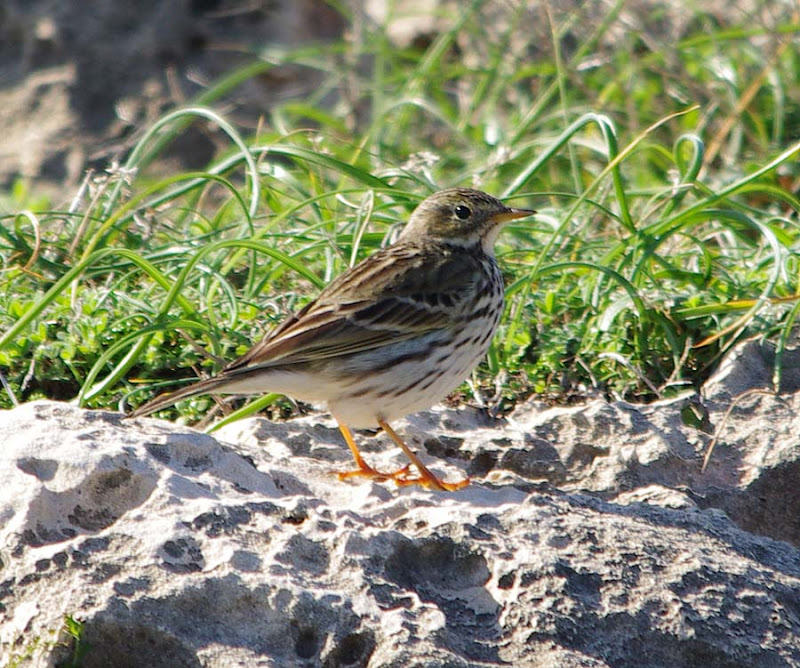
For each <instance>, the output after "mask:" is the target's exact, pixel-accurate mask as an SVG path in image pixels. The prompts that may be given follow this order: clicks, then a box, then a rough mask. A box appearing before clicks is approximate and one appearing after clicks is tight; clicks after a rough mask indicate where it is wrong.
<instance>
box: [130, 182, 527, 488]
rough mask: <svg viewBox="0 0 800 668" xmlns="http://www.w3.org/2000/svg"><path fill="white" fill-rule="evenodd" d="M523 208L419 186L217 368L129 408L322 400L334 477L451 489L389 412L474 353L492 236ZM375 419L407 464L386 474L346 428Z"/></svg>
mask: <svg viewBox="0 0 800 668" xmlns="http://www.w3.org/2000/svg"><path fill="white" fill-rule="evenodd" d="M534 213H535V211H532V210H529V209H519V208H512V207H510V206H507V205H505V204H504V203H503V202H501V201H500V200H499V199H496V198H495V197H492V196H491V195H487V194H486V193H484V192H481V191H479V190H474V189H471V188H449V189H446V190H441V191H438V192H436V193H434V194H432V195H430V196H429V197H427V198H426V199H424V200H423V201H422V202H421V203H420V204H419V205H418V206H417V208H416V209H414V211H413V212H412V214H411V216H410V218H409V220H408V223H407V224H406V225H405V227H404V228H403V230H402V231H401V233H400V234H399V235H398V237H397V239H396V240H395V241H394V243H391V244H389V245H387V246H385V247H383V248H381V249H380V250H378V251H376V252H375V253H373V254H372V255H370V256H368V257H367V258H365V259H364V260H362V261H361V262H359V263H358V264H356V265H354V266H353V267H351V268H350V269H348V270H347V271H345V272H344V273H343V274H341V275H340V276H338V278H336V279H334V280H333V281H332V282H331V283H330V284H329V285H328V286H327V287H326V288H324V289H323V290H322V292H321V293H320V294H319V296H318V297H317V298H316V299H314V300H313V301H311V302H310V303H308V304H307V305H306V306H305V307H303V308H302V309H300V310H299V311H297V312H296V313H294V314H293V315H291V316H289V317H288V318H286V319H285V320H284V321H283V322H282V323H281V324H279V325H278V326H277V327H276V328H275V329H273V330H272V331H271V332H269V333H267V335H266V336H265V337H264V338H263V340H261V341H260V342H259V343H257V344H256V345H254V346H253V347H252V348H251V349H250V350H249V351H248V352H246V353H245V354H244V355H242V356H241V357H239V358H238V359H237V360H235V361H233V362H232V363H230V364H229V365H227V366H226V367H224V368H223V369H222V371H221V372H220V373H219V374H218V375H215V376H212V377H210V378H207V379H205V380H200V381H198V382H196V383H194V384H192V385H189V386H187V387H184V388H182V389H179V390H177V391H175V392H172V393H169V394H163V395H160V396H157V397H156V398H155V399H153V400H151V401H149V402H147V403H145V404H144V405H142V406H140V407H139V408H136V409H135V410H134V411H133V412H132V413H130V415H129V417H140V416H145V415H148V414H150V413H153V412H155V411H158V410H161V409H163V408H167V407H169V406H171V405H173V404H175V403H176V402H178V401H180V400H181V399H185V398H187V397H192V396H196V395H201V394H236V395H245V394H265V393H267V392H275V393H279V394H284V395H287V396H289V397H291V398H293V399H298V400H301V401H306V402H309V403H320V402H321V403H324V404H327V408H328V411H329V412H330V413H331V415H332V416H333V418H334V419H335V420H336V422H337V424H338V426H339V429H340V431H341V433H342V436H343V437H344V440H345V443H346V444H347V446H348V447H349V449H350V451H351V453H352V455H353V458H354V460H355V463H356V468H355V469H354V470H350V471H344V472H341V473H339V474H338V475H339V478H340V479H342V480H345V479H348V478H352V477H365V478H369V479H373V480H376V481H389V480H391V481H394V482H395V483H397V484H398V485H401V486H402V485H420V486H422V487H425V488H428V489H432V490H443V491H456V490H458V489H461V488H462V487H464V486H466V485H467V484H468V483H469V478H464V479H462V480H459V481H456V482H446V481H444V480H442V479H440V478H438V477H436V475H434V473H432V472H431V471H430V470H429V469H428V468H427V467H426V466H425V465H424V464H423V463H422V462H421V461H420V459H419V457H418V456H417V455H416V454H415V453H414V451H413V450H412V449H411V448H409V447H408V446H407V445H406V443H405V442H404V441H403V439H402V438H401V437H400V436H399V435H398V434H397V433H396V432H395V431H394V430H393V429H392V427H391V426H390V424H389V423H390V422H393V421H395V420H398V419H400V418H402V417H405V416H406V415H410V414H412V413H416V412H418V411H421V410H425V409H427V408H430V407H431V406H432V405H433V404H435V403H437V402H439V401H441V400H442V399H444V398H445V397H446V396H447V395H448V394H449V393H450V392H452V391H453V390H454V389H455V388H457V387H458V386H459V385H460V384H461V383H462V382H463V381H464V380H465V379H466V378H467V376H468V375H469V374H470V373H471V371H472V369H473V368H474V367H475V366H476V365H477V364H478V363H479V362H480V361H481V359H482V358H483V357H484V356H485V354H486V351H487V350H488V348H489V345H490V343H491V340H492V338H493V336H494V334H495V332H496V330H497V326H498V324H499V322H500V317H501V315H502V312H503V301H504V293H505V290H504V283H503V277H502V274H501V271H500V268H499V266H498V264H497V260H496V258H495V253H494V245H495V241H496V240H497V237H498V234H499V233H500V230H501V229H502V228H503V226H504V225H505V224H506V223H508V222H510V221H512V220H515V219H519V218H524V217H527V216H531V215H533V214H534ZM378 427H379V428H381V429H382V430H383V431H384V432H385V433H386V434H387V435H388V436H389V438H390V439H391V440H392V441H394V443H395V444H396V445H397V446H399V447H400V448H401V449H402V450H403V452H404V453H405V454H406V456H407V457H408V459H409V460H410V462H411V463H410V464H408V465H406V466H405V467H404V468H401V469H399V470H398V471H394V472H388V473H387V472H383V471H379V470H377V469H374V468H373V467H371V466H370V465H369V464H368V463H367V462H366V461H365V460H364V458H363V457H362V455H361V453H360V451H359V449H358V446H357V445H356V442H355V439H354V437H353V433H352V429H375V428H378ZM412 465H413V467H414V468H415V469H416V472H414V471H413V470H412V469H411V466H412Z"/></svg>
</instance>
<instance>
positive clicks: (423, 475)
mask: <svg viewBox="0 0 800 668" xmlns="http://www.w3.org/2000/svg"><path fill="white" fill-rule="evenodd" d="M404 471H405V472H406V473H404V474H403V475H399V474H400V473H403V472H404ZM407 471H408V466H406V467H405V469H403V471H398V472H397V473H398V475H395V476H394V478H393V480H394V481H395V482H396V483H397V485H398V487H405V486H407V485H419V486H420V487H425V488H426V489H438V490H442V491H445V492H457V491H458V490H459V489H463V488H464V487H466V486H467V485H469V478H464V479H463V480H459V481H458V482H445V481H444V480H442V479H441V478H437V477H436V476H435V475H434V474H433V473H431V471H430V470H428V469H427V468H425V469H421V470H420V474H419V475H415V476H410V475H408V473H407Z"/></svg>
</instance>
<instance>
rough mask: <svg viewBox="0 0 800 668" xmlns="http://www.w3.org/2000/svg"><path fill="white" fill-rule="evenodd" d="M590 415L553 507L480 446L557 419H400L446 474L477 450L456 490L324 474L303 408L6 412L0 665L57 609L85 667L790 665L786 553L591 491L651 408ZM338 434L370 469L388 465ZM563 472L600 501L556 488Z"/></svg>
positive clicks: (328, 429)
mask: <svg viewBox="0 0 800 668" xmlns="http://www.w3.org/2000/svg"><path fill="white" fill-rule="evenodd" d="M592 410H593V411H594V414H592V413H591V411H590V417H589V418H587V419H586V424H587V426H586V427H585V429H586V430H587V432H586V433H591V434H592V435H593V438H594V439H595V442H592V441H589V440H588V439H586V443H587V445H584V446H580V447H578V446H577V445H575V444H574V443H573V444H572V445H570V444H568V443H563V444H561V443H559V442H551V441H548V442H550V443H551V450H549V451H548V452H547V453H545V454H544V455H543V456H542V457H541V459H542V460H543V461H544V462H553V461H556V460H559V461H561V468H560V469H559V471H558V472H557V475H558V476H560V479H561V480H562V482H563V485H562V487H564V488H570V489H571V491H563V490H557V489H555V487H553V486H552V485H551V484H550V483H549V482H547V471H548V470H549V469H550V468H556V467H552V466H550V465H549V464H544V465H540V466H538V468H537V467H536V466H533V465H532V464H531V463H530V462H528V463H526V464H525V465H524V466H522V465H520V466H519V469H520V470H517V468H515V466H516V465H514V466H511V465H509V466H508V467H505V465H502V464H501V462H502V461H503V457H501V456H499V455H500V451H501V450H503V451H504V452H506V453H507V452H510V451H511V450H512V449H516V450H519V451H520V453H523V451H524V445H525V443H529V444H530V443H533V446H534V449H535V448H536V447H537V445H538V446H540V445H541V444H540V442H539V440H541V441H544V440H546V439H547V438H550V437H553V436H554V435H559V438H566V437H567V436H568V435H569V429H574V428H575V427H574V425H575V424H578V425H581V424H583V422H582V420H581V419H579V418H578V417H577V412H576V413H575V414H573V413H566V414H555V413H551V414H549V415H548V414H547V411H539V410H533V409H531V408H528V407H521V408H520V410H519V411H517V415H516V416H515V418H514V419H512V420H510V421H507V422H501V423H500V424H497V423H494V424H491V422H490V420H489V419H488V418H486V417H485V415H484V414H482V413H480V412H478V411H455V410H444V409H437V410H435V411H432V412H429V413H424V414H420V415H418V416H416V417H415V418H413V419H412V420H410V421H408V422H406V423H405V424H404V425H400V426H401V428H402V430H403V431H404V432H405V433H406V434H407V435H408V437H409V440H410V441H411V442H412V443H414V444H415V445H416V446H417V447H418V448H420V449H421V450H422V451H423V457H424V458H425V459H426V460H428V461H429V463H430V464H431V465H432V466H433V467H434V468H435V469H437V470H439V471H440V472H442V471H444V472H447V473H448V474H449V475H450V476H452V477H454V478H455V477H457V476H458V475H459V474H460V471H464V470H467V469H469V468H470V467H471V466H473V462H474V461H475V458H476V457H480V456H481V453H486V452H490V453H495V454H497V457H496V458H495V459H494V461H495V464H494V465H492V466H489V465H488V464H487V462H490V460H492V457H494V455H492V456H491V457H484V466H485V468H486V473H485V475H483V476H481V477H480V479H476V480H475V481H473V484H472V485H471V486H469V487H468V488H466V489H465V490H462V491H461V492H459V493H455V494H447V493H437V492H429V491H425V490H419V489H413V488H402V489H397V488H395V487H394V486H392V485H390V484H388V483H387V484H376V483H369V482H367V483H363V482H346V483H343V482H340V481H338V480H337V479H336V478H335V476H332V475H331V470H333V469H342V468H346V467H348V466H349V465H350V464H349V461H348V459H349V453H348V452H347V450H346V448H345V447H344V446H343V445H342V444H341V442H340V441H339V439H338V437H337V434H336V431H335V429H334V425H333V423H332V422H331V421H330V419H329V418H326V417H323V416H311V417H306V418H301V419H298V420H294V421H290V422H286V423H282V424H272V423H269V422H268V421H265V420H261V419H252V420H247V421H243V422H241V423H237V424H236V425H231V426H230V427H228V428H226V429H224V430H220V431H221V434H217V435H216V436H214V437H212V436H209V435H204V434H201V433H198V432H196V431H194V430H191V429H188V428H185V427H180V426H176V425H172V424H169V423H166V422H162V421H158V420H151V419H140V420H131V421H128V420H123V419H122V417H121V416H120V415H119V414H117V413H111V412H102V411H87V410H81V409H78V408H75V407H72V406H69V405H66V404H59V403H54V402H35V403H31V404H27V405H24V406H21V407H20V408H17V409H15V410H13V411H6V412H5V413H3V414H0V429H2V433H3V434H4V436H5V442H4V446H3V448H2V450H0V485H2V487H0V489H2V490H3V491H2V493H0V560H2V566H0V656H3V657H4V659H6V660H7V661H9V660H19V661H20V662H19V663H18V664H16V665H20V666H52V665H55V664H56V662H58V661H59V660H61V659H63V658H64V657H65V656H66V654H67V653H68V647H66V646H65V645H57V644H54V639H55V638H56V636H54V635H53V634H54V632H55V631H57V630H58V629H59V628H60V627H61V625H62V617H63V615H64V614H70V615H72V616H73V617H75V618H77V619H80V620H82V621H83V623H84V632H83V641H84V643H86V646H87V647H88V650H87V651H86V653H85V654H84V656H83V658H82V663H81V665H82V666H88V667H96V666H112V665H113V666H123V667H124V666H156V667H159V666H170V667H171V668H172V667H175V666H226V667H227V666H276V667H282V666H326V667H334V666H369V667H370V668H379V667H380V668H388V667H390V666H391V667H400V666H425V667H429V666H442V667H444V666H464V667H466V666H498V665H513V666H537V667H539V666H553V667H556V666H558V667H559V668H562V667H567V668H569V667H572V666H575V667H577V666H581V667H593V668H595V667H601V666H608V667H611V666H634V665H635V666H644V667H648V666H652V667H656V666H670V667H675V666H678V667H680V666H699V665H703V666H726V667H727V666H755V665H757V666H766V667H772V666H774V667H784V666H792V665H798V664H800V605H799V604H798V601H800V552H798V550H797V549H796V548H795V547H794V546H792V545H790V544H788V543H786V542H781V541H776V540H772V539H770V538H767V537H763V536H757V535H754V534H752V533H748V532H746V531H744V530H742V529H741V528H740V527H738V526H737V525H736V524H735V523H734V522H732V521H731V519H730V518H729V517H728V516H727V515H726V514H725V513H724V512H722V511H721V510H718V509H715V508H709V509H703V508H701V507H700V505H699V504H698V503H697V500H696V499H695V498H694V495H693V494H692V493H691V492H690V490H688V489H687V491H681V490H680V489H678V488H676V487H673V486H671V485H668V484H655V483H650V484H644V483H643V482H642V483H641V484H640V483H639V482H636V481H640V480H641V481H643V480H645V479H646V478H647V477H648V476H641V475H640V473H637V474H636V475H639V477H638V478H637V477H636V475H634V476H633V477H631V478H628V479H627V481H628V484H627V487H628V488H627V489H620V486H617V487H616V488H615V489H614V490H613V491H614V493H613V494H612V487H613V485H606V487H605V488H604V487H603V484H605V483H608V481H612V482H613V481H614V480H617V479H618V476H616V475H615V474H611V473H609V472H608V471H607V470H605V469H604V467H603V466H601V465H599V464H595V460H596V459H599V458H602V457H603V456H605V457H613V456H614V454H613V451H614V446H613V441H614V440H615V439H619V440H621V441H622V446H624V447H625V448H629V449H630V448H633V449H636V447H639V446H638V444H639V443H640V442H642V443H646V439H644V437H643V436H637V434H639V433H640V432H641V433H644V432H645V431H647V430H646V429H641V430H639V428H640V427H647V429H650V426H649V423H648V420H650V421H651V422H652V421H654V420H655V418H654V417H653V416H652V415H651V414H649V413H647V411H644V409H643V413H639V412H637V411H635V410H633V409H632V408H631V407H629V406H616V405H611V407H610V408H603V407H602V406H599V405H598V406H593V407H592ZM609 411H610V412H609ZM565 415H566V417H565ZM592 415H594V416H597V415H599V416H600V418H598V419H597V420H595V417H592ZM537 416H538V417H537ZM553 421H554V422H553ZM593 421H595V422H596V426H595V427H591V426H589V425H591V424H592V422H593ZM618 421H620V422H618ZM551 422H552V425H551V427H550V428H546V427H547V425H548V423H551ZM536 424H539V425H540V426H541V429H540V431H539V432H538V433H539V435H537V436H535V437H533V436H530V434H529V433H528V431H526V429H530V430H531V431H532V430H534V427H535V425H536ZM565 425H566V426H565ZM570 425H573V426H570ZM637 425H638V426H637ZM431 427H436V428H437V429H438V428H439V427H441V428H443V429H444V430H445V433H444V437H446V438H444V439H443V438H442V435H440V434H439V433H438V432H437V431H436V430H431V431H428V430H429V429H430V428H431ZM568 428H569V429H568ZM548 429H549V431H548ZM575 433H578V432H575ZM630 434H632V435H633V438H634V442H631V436H630ZM626 435H627V436H628V438H627V442H626V440H625V439H626ZM359 437H360V441H361V442H363V443H365V446H366V447H365V448H364V449H365V452H367V456H368V457H369V459H370V461H371V462H373V463H375V464H376V465H377V466H385V467H386V468H390V467H391V466H393V465H394V466H397V465H398V464H399V463H400V461H401V460H400V457H399V451H398V450H397V449H395V448H390V447H389V445H388V444H387V443H386V441H385V440H384V439H383V437H382V436H378V437H375V438H372V439H369V438H367V439H365V438H364V437H363V435H359ZM526 439H527V440H526ZM536 439H539V440H536ZM635 439H641V441H639V440H635ZM589 445H591V446H592V447H591V448H588V446H589ZM686 447H689V446H687V445H685V444H682V443H681V442H680V439H677V438H676V437H675V436H674V435H673V436H669V435H668V436H667V437H663V438H661V440H659V441H658V442H657V443H656V445H655V446H654V452H655V453H656V455H658V456H651V455H649V454H646V455H641V456H639V457H638V458H636V457H634V456H633V455H632V454H630V453H629V455H630V456H628V458H627V460H625V457H623V456H622V455H619V456H618V458H620V459H622V460H623V461H637V462H638V464H641V462H642V460H645V461H646V462H650V463H651V464H653V465H658V464H660V463H663V462H666V463H667V464H668V463H669V462H670V461H671V460H670V458H669V457H668V456H667V455H664V454H663V451H667V450H671V449H674V448H677V449H678V455H681V454H683V455H685V454H686V453H685V452H683V451H682V450H681V448H686ZM587 448H588V449H587ZM426 449H432V450H435V451H436V452H437V453H439V454H442V453H443V454H445V455H452V456H449V458H448V459H447V460H438V459H431V458H430V456H429V455H427V454H425V452H424V451H425V450H426ZM587 452H588V454H587ZM473 453H476V454H474V456H473ZM604 453H605V454H604ZM659 453H661V454H659ZM517 459H518V460H520V461H522V460H524V456H523V454H519V455H518V456H517ZM506 461H508V462H511V461H514V458H507V459H506ZM667 468H669V467H667ZM543 470H544V472H545V474H544V475H543V474H542V471H543ZM530 471H533V472H534V474H530V475H529V473H526V472H530ZM578 471H583V472H585V473H588V475H587V480H589V481H590V482H589V483H587V487H589V486H594V487H597V488H601V489H604V490H605V491H604V492H603V493H594V494H589V493H587V492H585V491H583V492H582V491H578V484H577V472H578ZM670 475H673V474H672V473H671V472H668V475H666V476H665V477H666V478H667V479H669V476H670ZM631 480H633V481H634V482H636V484H631ZM62 640H63V638H62ZM26 654H29V656H28V658H25V659H21V657H23V656H26Z"/></svg>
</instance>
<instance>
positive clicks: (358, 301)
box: [225, 243, 485, 372]
mask: <svg viewBox="0 0 800 668" xmlns="http://www.w3.org/2000/svg"><path fill="white" fill-rule="evenodd" d="M423 265H424V270H423V269H422V266H423ZM484 278H485V271H484V269H483V263H482V261H481V260H480V259H479V258H478V257H477V256H473V255H472V254H469V253H464V252H457V253H453V252H451V251H450V250H449V249H447V248H444V247H443V248H434V249H426V250H422V249H419V248H415V247H413V246H411V245H410V244H403V243H398V244H395V245H393V246H390V247H388V248H385V249H382V250H380V251H378V252H377V253H375V254H374V255H371V256H370V257H369V258H367V259H366V260H364V261H363V262H361V263H360V264H358V265H356V266H355V267H353V268H352V269H350V270H349V271H347V272H345V273H344V274H342V275H341V276H340V277H339V278H337V279H336V280H335V281H334V282H333V283H331V284H330V285H329V286H328V287H327V288H326V289H325V290H324V291H323V292H322V293H321V294H320V296H319V297H318V298H317V299H316V300H315V301H313V302H311V303H310V304H308V305H307V306H306V307H305V308H303V309H302V310H300V311H298V312H297V313H296V314H294V315H293V316H291V317H290V318H288V319H287V320H286V321H284V322H283V323H282V324H281V325H280V326H278V328H277V329H275V330H273V331H272V332H271V333H270V334H269V335H267V337H266V338H265V339H264V340H262V341H261V342H260V343H258V344H256V345H255V346H254V347H253V348H252V349H251V350H250V351H248V352H247V353H245V355H243V356H242V357H240V358H239V359H238V360H236V361H235V362H233V363H232V364H230V365H229V366H228V367H227V368H226V369H225V371H226V372H237V371H244V370H245V369H246V370H248V371H249V370H251V369H253V368H254V367H258V368H266V367H273V366H276V365H288V364H295V363H301V362H313V361H317V360H321V359H326V358H330V357H334V356H338V355H348V354H352V353H358V352H363V351H367V350H373V349H375V348H380V347H381V346H384V345H387V344H391V343H397V342H399V341H403V340H406V339H410V338H414V337H417V336H420V335H422V334H425V333H427V332H430V331H433V330H437V329H442V328H444V327H447V326H448V325H449V324H452V321H453V318H454V313H456V314H457V313H458V311H459V307H460V305H461V304H462V302H463V301H464V300H465V298H466V296H465V293H473V290H471V289H470V286H472V285H474V284H475V283H476V282H480V281H481V280H483V279H484ZM473 294H474V293H473ZM464 324H465V326H466V324H467V323H466V322H465V323H464Z"/></svg>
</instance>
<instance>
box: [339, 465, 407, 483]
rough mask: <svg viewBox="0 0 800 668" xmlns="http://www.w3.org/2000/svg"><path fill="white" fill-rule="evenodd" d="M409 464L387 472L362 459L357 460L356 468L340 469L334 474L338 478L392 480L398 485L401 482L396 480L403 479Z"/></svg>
mask: <svg viewBox="0 0 800 668" xmlns="http://www.w3.org/2000/svg"><path fill="white" fill-rule="evenodd" d="M410 466H411V465H410V464H406V465H405V466H404V467H403V468H401V469H400V470H399V471H394V472H393V473H388V472H384V471H378V470H377V469H374V468H372V467H371V466H370V465H369V464H367V463H366V462H364V461H363V460H362V461H360V462H359V467H358V468H357V469H352V470H351V471H340V472H338V473H337V474H336V475H337V477H338V478H339V480H347V479H349V478H369V479H370V480H376V481H377V482H386V481H387V480H394V481H395V482H397V484H398V485H399V484H401V483H400V482H398V480H399V479H405V477H406V476H407V475H408V469H409V468H410Z"/></svg>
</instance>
